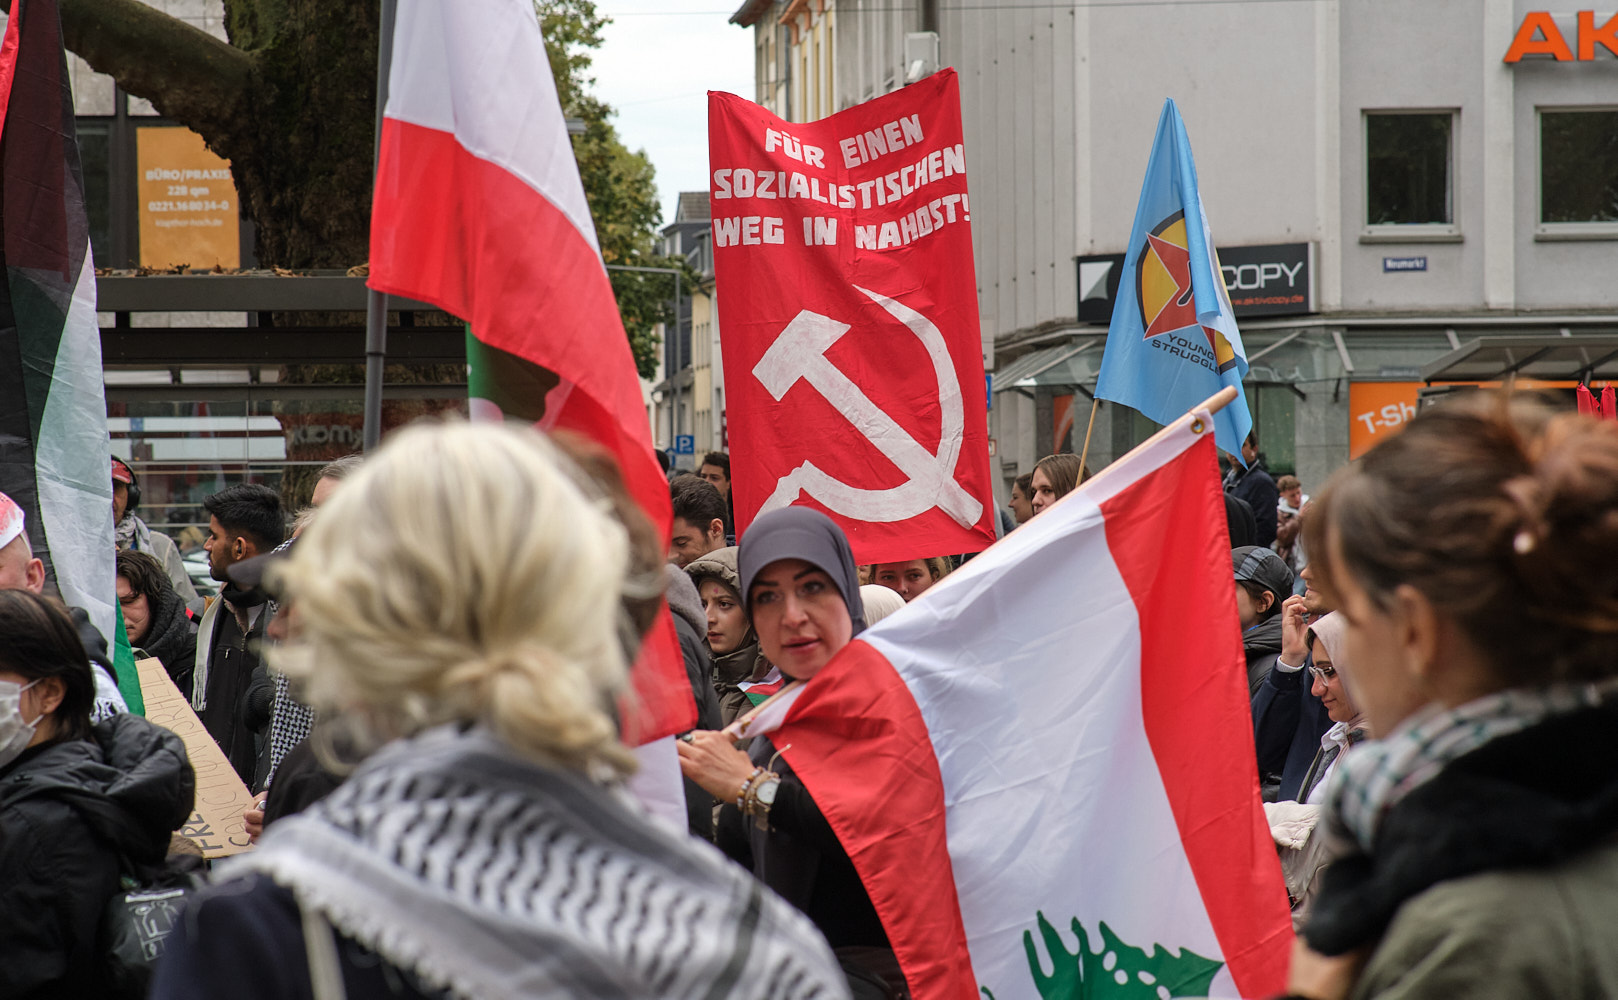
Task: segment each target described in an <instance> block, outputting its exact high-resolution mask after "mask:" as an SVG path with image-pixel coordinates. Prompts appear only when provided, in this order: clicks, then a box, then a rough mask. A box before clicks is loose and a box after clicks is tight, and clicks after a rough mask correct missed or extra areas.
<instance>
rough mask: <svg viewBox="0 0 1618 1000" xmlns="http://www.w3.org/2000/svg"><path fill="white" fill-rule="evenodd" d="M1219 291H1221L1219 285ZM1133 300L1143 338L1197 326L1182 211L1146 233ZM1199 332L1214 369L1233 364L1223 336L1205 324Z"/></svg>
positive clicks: (1189, 256) (1227, 367) (1226, 367)
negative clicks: (1138, 313) (1144, 333)
mask: <svg viewBox="0 0 1618 1000" xmlns="http://www.w3.org/2000/svg"><path fill="white" fill-rule="evenodd" d="M1211 250H1212V248H1210V251H1211ZM1215 265H1216V266H1215V269H1214V273H1216V274H1220V275H1221V278H1220V280H1221V283H1222V282H1223V280H1224V279H1223V272H1222V271H1220V270H1219V268H1218V266H1217V261H1216V262H1215ZM1220 292H1221V294H1223V293H1224V288H1223V287H1221V288H1220ZM1135 303H1136V305H1137V306H1138V307H1139V308H1140V317H1141V326H1143V327H1144V328H1145V329H1146V339H1147V340H1151V339H1152V338H1154V337H1160V336H1164V335H1166V334H1170V333H1178V332H1180V331H1181V330H1187V329H1189V328H1191V327H1194V326H1199V325H1200V324H1198V322H1197V304H1196V301H1195V299H1194V297H1193V295H1192V292H1191V251H1190V249H1189V241H1188V240H1187V239H1186V235H1185V212H1184V211H1179V212H1175V213H1174V214H1173V215H1171V216H1169V217H1168V218H1166V219H1164V220H1163V221H1162V222H1160V223H1158V224H1157V227H1156V228H1155V229H1153V230H1152V231H1151V233H1150V234H1148V235H1147V237H1146V243H1145V244H1144V245H1143V246H1142V247H1141V250H1140V257H1139V260H1138V261H1137V262H1136V264H1135ZM1202 332H1203V335H1204V336H1206V337H1207V338H1208V346H1209V347H1210V348H1211V349H1212V351H1213V355H1214V364H1215V366H1216V367H1217V369H1218V370H1219V371H1220V372H1221V373H1223V372H1227V371H1229V370H1230V369H1232V368H1234V367H1236V352H1235V351H1234V350H1232V349H1231V346H1230V342H1229V341H1228V340H1226V339H1225V335H1224V334H1222V333H1220V332H1219V331H1218V330H1215V329H1213V328H1211V327H1206V326H1204V327H1202Z"/></svg>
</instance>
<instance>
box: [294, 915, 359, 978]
mask: <svg viewBox="0 0 1618 1000" xmlns="http://www.w3.org/2000/svg"><path fill="white" fill-rule="evenodd" d="M298 910H299V912H301V913H302V914H303V945H304V949H305V950H306V951H307V952H308V954H309V985H310V986H311V987H312V988H313V990H314V1000H347V996H348V993H347V991H346V990H345V989H344V987H343V968H342V966H341V965H340V964H339V963H338V960H337V938H336V936H335V934H334V933H333V931H332V928H331V924H330V923H329V922H328V921H327V920H326V917H325V915H324V914H322V913H320V912H319V911H317V910H312V909H310V908H309V907H307V906H304V905H303V903H302V902H301V901H300V902H299V903H298Z"/></svg>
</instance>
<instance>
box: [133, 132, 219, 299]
mask: <svg viewBox="0 0 1618 1000" xmlns="http://www.w3.org/2000/svg"><path fill="white" fill-rule="evenodd" d="M135 163H136V169H137V171H138V173H137V182H136V183H137V187H138V195H139V198H138V206H139V208H138V215H139V220H140V263H141V266H142V267H158V268H164V267H178V266H180V265H182V264H184V265H187V266H189V267H201V268H207V267H240V266H241V262H242V258H241V207H240V206H239V205H238V204H237V203H236V184H235V182H234V181H233V180H232V179H231V176H230V163H229V162H228V161H226V160H223V159H220V158H219V157H218V156H216V155H215V154H214V153H213V152H212V151H210V150H209V149H208V147H207V146H206V145H204V143H203V141H202V136H200V135H197V134H196V133H195V132H193V131H191V130H190V129H185V128H178V127H176V126H168V125H149V126H142V127H141V128H137V129H136V130H135Z"/></svg>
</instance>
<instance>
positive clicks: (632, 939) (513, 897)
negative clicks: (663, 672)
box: [152, 423, 845, 998]
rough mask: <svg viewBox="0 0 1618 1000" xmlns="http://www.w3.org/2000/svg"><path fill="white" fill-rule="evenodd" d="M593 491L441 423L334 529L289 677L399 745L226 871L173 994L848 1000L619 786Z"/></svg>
mask: <svg viewBox="0 0 1618 1000" xmlns="http://www.w3.org/2000/svg"><path fill="white" fill-rule="evenodd" d="M581 478H582V477H580V476H579V474H578V473H577V472H576V471H575V470H574V469H573V467H572V466H571V464H570V463H569V462H567V461H566V460H565V459H563V458H562V457H561V456H560V455H559V453H558V452H557V451H556V450H555V449H554V448H553V447H552V446H550V445H549V444H548V443H547V442H546V441H545V440H544V439H543V438H542V437H540V436H539V435H538V434H537V433H536V432H534V431H532V430H528V429H525V428H514V427H507V426H499V425H488V424H480V425H469V424H453V423H452V424H442V425H430V426H421V427H416V428H412V429H409V430H406V431H405V432H403V433H401V434H399V435H398V436H397V437H396V438H394V439H392V441H391V442H390V443H389V444H388V445H387V446H386V447H384V448H383V449H382V450H381V451H380V452H379V453H378V454H377V456H376V457H375V458H374V459H372V460H369V461H368V462H367V463H366V465H365V466H364V467H363V468H361V469H360V470H359V471H358V472H357V473H355V475H354V476H353V477H352V478H351V480H350V481H349V482H348V483H347V484H346V485H345V486H344V488H343V489H342V490H340V491H339V492H338V493H337V494H336V495H335V496H333V497H332V499H331V500H330V502H329V503H327V504H326V506H324V507H323V508H322V509H321V515H320V517H319V519H317V520H316V521H315V523H314V524H313V525H311V526H310V528H309V530H308V531H307V532H305V533H304V535H303V536H302V538H301V540H300V541H299V543H298V544H297V546H295V548H294V549H293V554H292V556H291V558H290V559H289V560H288V561H287V563H286V564H285V565H284V566H283V567H279V575H280V578H281V583H282V585H283V587H284V589H285V591H286V593H287V595H288V598H289V599H290V600H291V601H293V602H294V604H295V607H296V609H297V616H296V621H295V623H294V626H293V634H292V635H291V636H290V637H289V639H288V641H287V643H286V645H285V646H283V647H282V648H281V649H280V650H279V651H278V652H279V655H278V656H277V663H278V665H279V666H280V667H281V668H282V669H284V670H286V671H287V672H288V673H289V674H290V675H292V676H293V677H294V678H295V679H299V680H301V681H302V682H303V683H304V684H306V690H307V692H308V694H309V697H310V698H311V700H312V701H313V703H314V704H315V705H316V706H317V707H318V708H320V709H321V710H322V713H323V717H325V713H327V712H328V711H335V710H341V711H342V712H343V713H346V716H347V717H348V718H349V719H359V720H363V722H364V726H363V727H360V728H363V729H364V730H368V731H370V732H373V733H376V734H378V735H379V736H380V737H381V739H383V740H384V741H386V742H385V743H384V745H383V746H382V747H381V748H380V749H379V750H377V751H376V752H375V753H373V754H372V755H371V756H370V757H369V758H368V759H367V760H366V761H365V762H364V763H363V764H361V765H360V766H359V768H358V769H357V770H356V771H355V772H354V774H353V775H352V776H351V777H350V778H349V779H348V781H347V782H346V783H345V784H344V785H343V786H342V787H340V788H339V789H337V790H336V791H335V792H333V793H332V794H331V795H330V796H329V797H328V798H326V799H324V800H322V801H321V802H320V803H318V804H316V805H315V806H313V807H311V808H310V810H309V811H307V812H305V813H302V814H300V815H297V816H293V817H289V818H287V819H285V820H282V821H281V822H280V823H278V824H276V825H275V826H273V827H271V828H270V829H269V830H268V832H267V833H266V834H265V836H264V839H263V841H262V843H261V846H260V847H259V849H258V850H257V851H255V852H254V853H252V854H249V855H244V856H243V857H242V858H241V859H239V860H237V861H236V862H235V864H234V865H232V866H227V867H225V868H224V870H223V872H222V873H221V875H220V879H221V881H220V882H219V884H218V885H217V886H215V887H214V888H213V889H211V890H210V891H209V892H208V893H206V894H204V895H203V896H202V898H201V899H200V901H199V902H198V903H197V904H196V905H194V906H192V907H191V908H190V910H189V911H188V919H187V921H186V922H185V925H184V927H183V928H182V929H181V933H180V934H179V935H177V940H176V941H175V943H174V944H173V945H171V949H172V951H171V954H170V955H169V957H168V959H167V960H166V962H165V964H164V966H163V967H162V969H161V970H160V972H159V976H158V982H157V984H156V987H155V989H154V991H153V993H152V996H154V997H158V998H175V997H203V996H224V995H227V994H228V995H230V996H232V997H235V998H244V997H245V998H257V997H264V998H269V997H326V996H337V995H346V996H347V997H349V998H367V997H384V996H386V997H401V996H402V997H438V996H467V997H570V998H573V997H665V996H694V995H701V996H722V997H751V996H761V995H763V994H764V993H765V991H766V989H767V988H774V987H783V986H784V991H783V992H781V993H779V994H772V995H785V996H799V997H808V996H811V995H815V996H842V995H844V989H845V987H844V986H843V980H842V977H841V976H840V975H839V973H838V969H837V966H836V964H835V963H834V962H833V960H832V957H831V955H830V954H829V952H828V951H827V948H826V945H825V943H824V941H822V940H821V939H820V938H819V936H818V935H816V934H815V932H814V929H813V927H812V926H811V925H810V924H809V923H808V921H807V920H805V919H804V918H803V917H802V916H801V915H799V914H798V913H796V912H794V911H793V910H792V909H791V908H790V907H788V906H787V905H786V904H785V903H783V902H782V901H781V900H779V899H778V898H776V897H774V896H772V895H771V894H769V893H768V892H767V891H764V890H763V889H762V887H761V886H759V885H758V884H757V883H756V882H754V881H752V880H751V879H750V878H748V876H747V875H746V873H745V872H743V871H742V870H741V869H739V868H737V867H735V866H734V865H731V864H730V863H728V862H727V861H726V860H725V859H724V858H723V857H722V856H721V855H720V854H719V853H718V852H717V851H715V850H713V849H711V848H709V847H707V846H706V845H704V844H700V843H698V842H696V841H693V840H690V839H687V838H682V837H677V836H673V835H670V834H666V833H664V832H662V831H661V830H659V829H656V828H654V827H653V826H652V825H651V824H650V823H648V822H647V821H646V820H645V819H644V818H643V816H642V815H641V814H640V813H639V812H638V811H636V810H635V809H633V808H632V807H630V806H628V805H626V804H625V802H624V801H623V800H622V798H621V794H620V793H619V792H617V791H616V790H615V786H616V784H617V782H618V779H620V778H621V777H622V776H624V775H625V774H626V773H627V772H628V771H629V770H630V769H631V768H632V766H633V758H632V756H631V755H630V753H629V751H628V750H627V749H626V748H625V747H624V746H623V745H622V744H621V743H620V742H619V741H618V738H617V727H616V721H615V719H614V716H613V710H612V706H613V705H614V704H615V703H616V702H617V700H618V698H619V696H620V695H621V693H622V691H623V689H624V685H625V683H626V678H627V665H626V657H627V655H628V654H629V653H630V652H632V650H626V648H625V645H624V643H623V642H622V641H621V636H622V635H623V634H625V633H634V634H638V632H637V631H636V629H635V628H634V627H633V626H626V624H625V623H624V622H623V621H622V619H621V612H620V607H621V598H622V597H623V595H624V592H625V588H626V575H627V574H626V566H627V565H628V564H629V543H628V540H627V536H626V531H625V528H624V526H623V525H622V524H621V523H620V522H619V521H618V520H616V519H615V518H614V517H613V516H612V513H611V503H610V501H609V500H607V499H606V498H600V497H597V496H594V495H592V491H591V490H590V489H588V488H585V487H581V485H580V479H581ZM317 984H318V985H317ZM333 987H340V989H336V990H334V989H333Z"/></svg>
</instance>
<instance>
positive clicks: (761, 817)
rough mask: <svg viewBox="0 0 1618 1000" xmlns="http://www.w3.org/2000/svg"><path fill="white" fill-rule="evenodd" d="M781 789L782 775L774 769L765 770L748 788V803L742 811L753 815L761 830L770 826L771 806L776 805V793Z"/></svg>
mask: <svg viewBox="0 0 1618 1000" xmlns="http://www.w3.org/2000/svg"><path fill="white" fill-rule="evenodd" d="M780 790H781V777H780V775H778V774H776V773H775V772H773V771H766V772H764V774H763V776H762V777H760V778H759V780H758V781H757V783H755V784H754V785H753V787H752V788H751V789H749V790H748V794H747V803H746V805H745V806H744V807H743V809H742V811H743V812H745V813H746V814H747V815H749V816H751V817H753V822H754V823H756V824H757V825H758V828H759V829H760V830H768V829H769V828H770V807H771V806H773V805H775V794H776V792H778V791H780Z"/></svg>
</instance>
